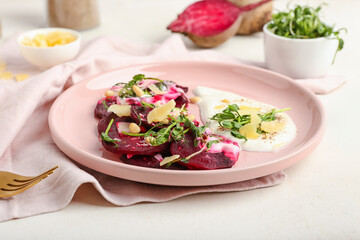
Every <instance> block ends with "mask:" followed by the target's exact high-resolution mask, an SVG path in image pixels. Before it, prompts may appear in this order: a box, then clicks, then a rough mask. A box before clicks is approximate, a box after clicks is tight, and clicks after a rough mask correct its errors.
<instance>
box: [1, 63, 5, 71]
mask: <svg viewBox="0 0 360 240" xmlns="http://www.w3.org/2000/svg"><path fill="white" fill-rule="evenodd" d="M5 70H6V63H5V62H0V72H3V71H5Z"/></svg>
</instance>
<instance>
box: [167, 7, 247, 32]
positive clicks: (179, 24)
mask: <svg viewBox="0 0 360 240" xmlns="http://www.w3.org/2000/svg"><path fill="white" fill-rule="evenodd" d="M239 14H240V8H239V7H238V6H236V5H235V4H233V3H231V2H228V1H224V0H206V1H199V2H195V3H193V4H191V5H190V6H188V7H187V8H186V9H185V10H184V12H182V13H181V14H180V15H178V18H177V19H176V20H175V21H173V22H172V23H171V24H170V25H169V26H168V29H170V30H171V31H173V32H182V33H192V34H195V35H197V36H201V37H207V36H213V35H216V34H219V33H221V32H223V31H224V30H226V29H228V28H229V27H230V26H231V25H232V24H233V23H234V22H235V21H236V19H237V18H238V16H239Z"/></svg>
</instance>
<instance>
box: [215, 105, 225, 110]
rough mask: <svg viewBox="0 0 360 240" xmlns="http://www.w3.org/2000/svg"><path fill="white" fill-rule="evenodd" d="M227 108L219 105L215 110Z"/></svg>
mask: <svg viewBox="0 0 360 240" xmlns="http://www.w3.org/2000/svg"><path fill="white" fill-rule="evenodd" d="M225 107H226V106H225V105H218V106H215V107H214V108H215V109H216V110H220V109H223V108H225Z"/></svg>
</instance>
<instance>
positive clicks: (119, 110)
mask: <svg viewBox="0 0 360 240" xmlns="http://www.w3.org/2000/svg"><path fill="white" fill-rule="evenodd" d="M130 109H131V106H130V105H118V104H113V105H111V106H110V107H109V108H108V112H113V113H115V114H116V115H117V116H119V117H123V116H130Z"/></svg>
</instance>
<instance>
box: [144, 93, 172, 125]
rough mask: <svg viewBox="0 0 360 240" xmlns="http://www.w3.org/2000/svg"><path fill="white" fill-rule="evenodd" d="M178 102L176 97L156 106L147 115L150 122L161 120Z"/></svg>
mask: <svg viewBox="0 0 360 240" xmlns="http://www.w3.org/2000/svg"><path fill="white" fill-rule="evenodd" d="M175 105H176V103H175V101H174V99H171V100H170V101H169V102H167V103H166V104H164V105H161V106H160V107H157V108H154V109H153V110H151V111H150V112H149V114H148V116H147V121H148V123H152V122H161V121H163V120H164V119H165V118H167V116H168V115H169V114H170V112H171V110H172V109H173V108H174V107H175Z"/></svg>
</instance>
